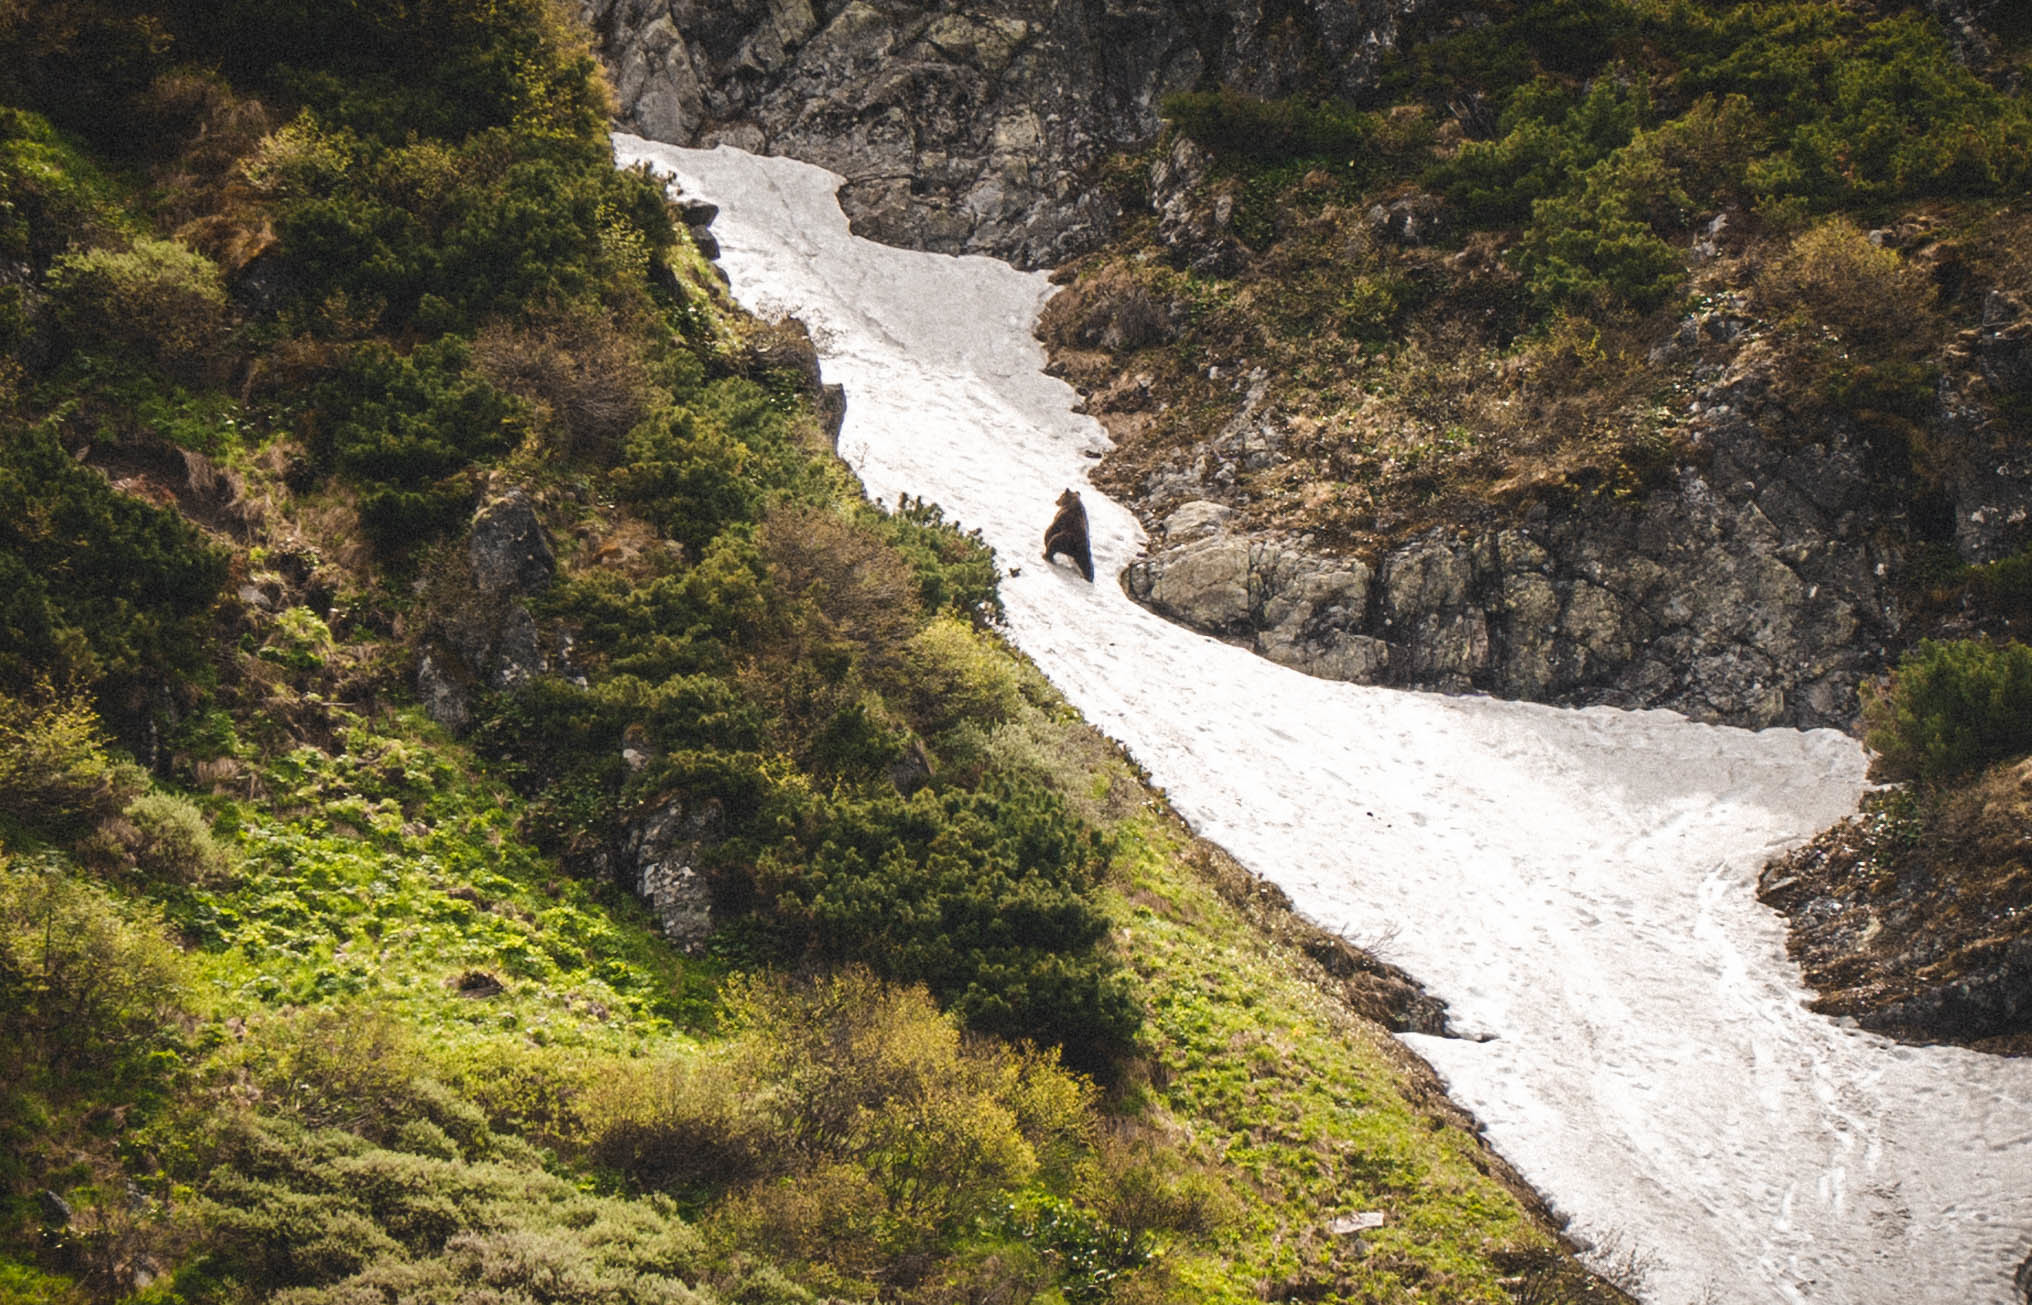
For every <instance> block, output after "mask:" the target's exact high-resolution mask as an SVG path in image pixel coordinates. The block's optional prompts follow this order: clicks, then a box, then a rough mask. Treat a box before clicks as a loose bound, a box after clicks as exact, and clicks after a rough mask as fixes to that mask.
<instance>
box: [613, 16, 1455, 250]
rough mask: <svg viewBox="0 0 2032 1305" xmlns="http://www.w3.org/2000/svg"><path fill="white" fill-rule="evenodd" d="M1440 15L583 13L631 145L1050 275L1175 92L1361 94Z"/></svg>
mask: <svg viewBox="0 0 2032 1305" xmlns="http://www.w3.org/2000/svg"><path fill="white" fill-rule="evenodd" d="M1434 2H1435V0H1291V2H1290V3H1269V2H1268V0H1224V2H1221V3H1211V2H1209V0H1071V2H1065V0H973V2H972V3H962V4H938V5H933V4H926V3H910V2H909V0H581V4H580V12H581V15H582V17H583V18H584V20H585V21H586V22H587V23H588V24H589V25H590V26H591V27H592V28H593V30H594V31H595V33H596V34H597V36H598V39H599V42H600V47H601V53H602V55H603V57H604V58H605V59H606V61H607V63H608V66H609V67H610V68H611V69H612V71H613V76H614V82H615V86H616V89H617V91H618V93H619V98H620V108H621V112H620V120H621V123H622V125H623V126H625V127H626V128H628V129H629V130H631V131H635V132H638V133H640V134H641V135H644V136H648V137H651V138H652V139H656V140H663V141H670V142H673V143H675V144H682V145H700V146H710V145H715V144H722V143H724V144H729V145H735V146H738V147H740V148H742V149H747V150H753V151H756V152H759V153H768V154H782V155H789V156H791V157H794V158H799V159H804V160H806V161H808V162H811V163H816V164H819V165H821V166H823V167H827V168H830V169H832V170H833V171H834V172H837V173H839V174H840V175H841V176H843V177H845V178H846V185H845V186H844V187H843V188H842V190H841V203H842V205H843V206H844V207H845V208H846V210H847V214H848V216H849V217H850V218H851V219H852V220H853V224H854V228H855V230H856V231H858V232H860V233H861V234H863V235H867V236H871V237H873V238H875V239H878V240H882V241H885V242H887V243H890V244H898V245H907V246H912V247H916V248H922V249H933V250H938V251H941V252H945V253H961V252H968V253H986V254H994V255H997V256H1000V257H1004V258H1008V259H1010V260H1012V261H1014V262H1017V263H1020V264H1023V265H1025V266H1032V267H1035V266H1048V265H1051V264H1056V263H1059V262H1063V261H1064V260H1065V259H1066V258H1068V257H1070V256H1071V255H1072V254H1075V253H1078V252H1081V251H1082V250H1084V249H1086V248H1089V247H1091V245H1092V244H1093V243H1094V242H1095V241H1096V240H1097V239H1098V238H1099V236H1100V234H1101V233H1102V232H1103V230H1104V229H1105V228H1106V226H1107V224H1108V223H1109V222H1110V221H1111V220H1112V219H1113V217H1114V214H1115V207H1116V206H1115V201H1114V200H1113V199H1112V198H1111V197H1110V195H1109V193H1108V191H1107V190H1106V188H1104V187H1100V186H1096V185H1093V184H1091V182H1092V176H1091V172H1092V169H1093V168H1094V167H1095V165H1097V164H1098V163H1099V162H1100V161H1101V160H1103V159H1104V158H1105V157H1106V156H1107V155H1108V154H1109V153H1111V152H1113V151H1115V150H1118V149H1123V148H1131V147H1140V146H1142V145H1145V144H1147V143H1148V142H1149V141H1150V140H1151V139H1152V138H1153V137H1154V135H1155V134H1156V131H1157V126H1158V122H1157V109H1158V104H1159V102H1160V100H1161V99H1162V98H1163V96H1165V95H1166V94H1169V93H1172V92H1175V91H1183V90H1192V89H1196V88H1206V87H1212V86H1230V87H1233V88H1235V89H1238V90H1242V91H1246V92H1248V93H1251V94H1256V95H1278V94H1288V93H1292V92H1296V91H1302V90H1314V91H1330V92H1338V93H1347V92H1350V91H1352V90H1354V89H1355V88H1357V87H1359V86H1360V85H1362V84H1363V83H1364V82H1365V81H1366V79H1367V78H1368V77H1369V75H1370V73H1371V71H1372V70H1373V68H1374V66H1375V62H1376V59H1377V57H1378V56H1379V55H1380V54H1381V53H1382V52H1383V51H1384V50H1385V49H1387V48H1388V47H1389V45H1390V43H1391V42H1392V40H1393V39H1394V37H1395V33H1396V25H1397V23H1398V21H1399V20H1400V19H1402V18H1403V17H1405V16H1408V15H1409V14H1412V13H1414V12H1416V11H1418V10H1419V9H1421V8H1424V7H1425V6H1427V5H1429V4H1431V3H1434Z"/></svg>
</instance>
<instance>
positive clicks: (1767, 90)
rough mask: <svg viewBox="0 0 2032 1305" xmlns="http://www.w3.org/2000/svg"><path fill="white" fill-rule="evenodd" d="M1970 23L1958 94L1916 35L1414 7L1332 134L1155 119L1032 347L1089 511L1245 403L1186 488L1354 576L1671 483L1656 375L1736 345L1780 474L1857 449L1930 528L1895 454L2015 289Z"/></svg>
mask: <svg viewBox="0 0 2032 1305" xmlns="http://www.w3.org/2000/svg"><path fill="white" fill-rule="evenodd" d="M2003 8H2004V7H1998V8H1997V10H1996V13H1995V14H1994V15H1993V20H1994V21H1993V23H1992V26H1993V28H1994V33H1993V37H1992V39H1991V41H1990V44H1989V48H1988V55H1987V62H1985V63H1982V64H1980V65H1978V66H1975V67H1971V66H1970V65H1969V64H1968V63H1966V62H1964V57H1965V56H1966V52H1959V51H1957V50H1956V49H1955V48H1954V47H1952V46H1951V45H1950V43H1949V41H1948V40H1947V38H1946V36H1945V34H1944V33H1943V30H1942V28H1941V27H1940V25H1939V24H1938V23H1937V22H1936V21H1935V19H1934V18H1933V17H1932V16H1931V15H1930V14H1929V13H1928V12H1927V11H1926V10H1925V9H1924V8H1923V7H1922V6H1918V5H1907V4H1900V3H1890V2H1887V3H1881V4H1878V3H1864V2H1861V0H1854V2H1850V0H1839V2H1837V0H1811V2H1809V0H1793V2H1789V3H1782V4H1769V3H1757V4H1750V3H1740V4H1737V3H1731V4H1721V5H1696V4H1691V3H1680V2H1676V0H1499V2H1496V3H1488V4H1482V5H1477V6H1474V7H1473V8H1471V9H1469V10H1465V11H1463V10H1461V9H1459V8H1458V7H1454V6H1441V7H1436V8H1435V9H1434V10H1433V11H1431V13H1429V14H1427V15H1425V16H1422V17H1420V18H1418V19H1415V20H1413V22H1412V24H1411V26H1410V27H1408V28H1407V29H1406V30H1405V31H1404V32H1403V33H1402V34H1401V39H1400V49H1399V52H1398V54H1397V55H1395V56H1394V57H1393V58H1391V59H1389V60H1386V61H1385V63H1384V65H1383V69H1382V73H1381V75H1380V77H1379V79H1378V82H1377V84H1376V87H1375V89H1374V90H1373V91H1372V92H1371V94H1370V96H1369V98H1368V99H1367V100H1366V101H1364V102H1362V103H1347V102H1318V101H1305V100H1292V101H1275V102H1264V101H1258V100H1252V99H1250V98H1248V97H1246V96H1242V95H1238V94H1235V93H1232V92H1227V91H1205V92H1194V93H1190V94H1183V95H1178V96H1174V97H1172V98H1171V99H1170V100H1168V101H1167V102H1166V106H1165V107H1166V111H1167V114H1168V118H1169V123H1170V126H1169V128H1168V130H1167V134H1166V136H1165V138H1164V139H1163V140H1161V141H1160V142H1159V143H1158V145H1157V146H1156V147H1155V149H1154V151H1153V153H1152V154H1150V155H1148V156H1145V157H1142V158H1138V159H1133V160H1122V161H1121V165H1120V166H1119V167H1118V168H1117V169H1116V171H1115V172H1114V174H1113V175H1114V178H1115V184H1116V185H1117V186H1118V187H1119V188H1120V189H1121V190H1122V191H1123V193H1124V195H1125V199H1126V200H1127V201H1128V202H1127V203H1126V205H1125V207H1126V208H1127V209H1128V210H1129V211H1131V212H1138V211H1140V212H1142V213H1144V214H1147V215H1148V216H1147V217H1145V218H1144V219H1143V220H1142V221H1141V222H1140V224H1137V223H1131V224H1130V226H1129V228H1128V230H1127V231H1126V234H1125V235H1124V237H1123V238H1122V239H1121V240H1119V241H1118V242H1116V244H1115V245H1114V246H1113V247H1112V248H1111V249H1110V250H1108V251H1104V252H1102V253H1100V254H1097V255H1094V256H1091V257H1090V258H1088V259H1086V260H1083V261H1082V262H1080V263H1078V264H1076V265H1075V266H1074V267H1073V268H1072V269H1069V270H1068V271H1067V272H1065V273H1063V274H1062V276H1063V279H1065V280H1066V281H1067V282H1068V291H1067V293H1065V294H1063V295H1061V296H1060V297H1059V299H1058V300H1057V301H1056V303H1055V304H1054V308H1053V312H1052V315H1051V317H1050V318H1049V319H1048V320H1047V323H1046V335H1047V339H1048V341H1049V342H1050V343H1051V344H1052V345H1053V346H1054V350H1055V356H1056V361H1057V365H1058V367H1059V368H1060V369H1061V370H1062V371H1064V372H1065V374H1067V376H1068V377H1069V378H1070V379H1073V380H1074V381H1076V382H1077V383H1079V384H1080V385H1081V386H1082V387H1083V388H1084V389H1086V390H1087V391H1088V392H1089V394H1090V404H1091V406H1092V407H1093V408H1094V409H1095V410H1096V412H1097V413H1099V414H1100V415H1101V416H1102V417H1103V419H1104V420H1106V421H1107V422H1108V424H1109V426H1110V428H1111V430H1112V431H1113V432H1114V433H1115V434H1116V436H1117V438H1118V440H1119V441H1120V442H1121V443H1122V445H1123V447H1122V448H1121V450H1120V451H1119V452H1118V453H1116V454H1115V455H1114V456H1113V457H1112V458H1111V459H1110V460H1109V462H1108V463H1107V464H1106V465H1105V466H1104V467H1103V470H1102V476H1101V478H1102V480H1103V481H1104V482H1105V483H1106V484H1108V485H1109V486H1110V487H1111V488H1114V489H1117V490H1119V491H1121V492H1122V493H1124V494H1125V495H1127V496H1128V497H1130V498H1131V499H1132V500H1133V499H1134V498H1136V497H1137V496H1138V495H1139V494H1141V493H1142V492H1144V491H1145V489H1146V482H1147V480H1148V478H1149V477H1150V475H1151V473H1152V472H1153V471H1156V470H1158V469H1160V468H1163V467H1165V466H1167V465H1169V463H1168V462H1167V459H1168V458H1169V457H1171V456H1173V455H1175V454H1176V451H1177V450H1178V449H1180V448H1190V447H1193V446H1196V445H1203V444H1205V443H1206V442H1208V441H1210V440H1211V439H1212V438H1213V437H1214V436H1215V435H1216V434H1217V433H1218V431H1219V430H1220V428H1221V426H1222V425H1223V424H1224V423H1226V422H1227V421H1228V420H1229V419H1230V418H1231V417H1232V416H1233V414H1234V412H1235V410H1236V407H1237V404H1238V403H1239V402H1240V401H1241V399H1242V397H1243V395H1244V393H1245V391H1247V392H1254V391H1256V390H1260V391H1261V392H1262V393H1261V394H1260V395H1257V396H1256V397H1253V398H1251V399H1250V404H1251V411H1256V412H1266V413H1267V412H1274V413H1276V414H1277V415H1278V416H1279V417H1280V418H1281V419H1282V421H1281V425H1282V426H1283V427H1285V428H1287V434H1286V436H1285V438H1284V439H1283V441H1282V442H1281V443H1280V445H1279V447H1278V448H1277V449H1276V450H1275V456H1274V457H1272V458H1270V459H1267V460H1265V459H1260V458H1258V459H1246V460H1243V465H1240V466H1237V467H1236V468H1234V477H1235V480H1234V484H1233V485H1232V486H1225V485H1223V486H1215V487H1212V490H1211V492H1214V493H1216V494H1220V495H1222V496H1224V497H1232V498H1233V499H1234V501H1235V503H1236V504H1237V505H1238V507H1239V510H1240V511H1241V512H1242V513H1243V516H1244V518H1245V519H1246V520H1248V521H1250V522H1254V523H1258V524H1262V525H1270V526H1274V527H1275V528H1277V529H1279V530H1281V531H1288V532H1290V533H1292V534H1299V533H1310V534H1312V535H1313V536H1314V538H1315V539H1316V540H1317V541H1318V542H1319V544H1320V545H1321V546H1322V547H1332V548H1335V549H1337V550H1340V551H1344V552H1350V553H1354V554H1357V555H1361V556H1364V557H1368V558H1371V559H1373V557H1374V556H1375V555H1376V554H1377V553H1378V552H1379V551H1380V550H1381V549H1383V548H1386V547H1388V546H1390V545H1391V544H1393V543H1396V542H1399V541H1402V540H1404V539H1406V538H1409V537H1411V536H1413V535H1415V534H1418V533H1420V532H1422V531H1425V530H1429V529H1432V528H1435V527H1438V528H1442V529H1467V528H1478V527H1483V526H1488V525H1492V524H1496V525H1499V524H1502V523H1506V522H1517V521H1522V520H1525V519H1526V518H1527V517H1529V516H1530V515H1531V514H1532V513H1533V512H1538V513H1544V512H1547V511H1550V512H1553V513H1567V512H1571V511H1576V510H1587V509H1591V508H1599V507H1603V506H1613V505H1614V504H1616V503H1619V502H1621V503H1627V502H1631V501H1633V500H1635V499H1637V498H1639V497H1641V496H1642V495H1643V494H1645V493H1647V492H1649V491H1651V490H1653V489H1655V488H1658V487H1659V486H1661V485H1664V484H1667V483H1669V481H1670V479H1671V476H1672V473H1673V471H1674V469H1675V468H1676V467H1677V466H1680V465H1684V464H1686V463H1688V462H1694V463H1698V462H1699V460H1700V459H1701V457H1702V456H1703V455H1702V451H1701V449H1700V448H1699V447H1697V446H1696V445H1695V444H1693V443H1691V442H1690V439H1691V436H1692V434H1693V431H1694V429H1695V424H1694V423H1692V422H1690V421H1689V420H1688V418H1689V411H1688V408H1689V404H1690V403H1691V402H1692V401H1693V400H1694V399H1695V397H1696V396H1697V393H1698V391H1699V388H1700V387H1699V385H1698V384H1697V381H1698V380H1699V377H1698V376H1696V375H1694V373H1696V372H1698V371H1699V368H1698V366H1690V365H1689V364H1690V362H1707V363H1712V362H1713V361H1714V356H1715V355H1717V354H1719V353H1721V352H1723V351H1722V350H1721V349H1720V348H1719V347H1718V346H1719V345H1721V344H1723V343H1729V344H1735V345H1739V344H1741V343H1747V342H1748V341H1750V340H1752V339H1755V340H1759V341H1762V342H1763V344H1764V345H1765V346H1766V347H1768V348H1769V349H1770V350H1771V351H1772V354H1773V357H1772V358H1771V359H1770V360H1769V364H1768V367H1767V368H1766V370H1768V371H1769V372H1770V373H1771V374H1772V375H1773V376H1774V377H1776V378H1777V379H1778V381H1779V387H1778V390H1777V392H1776V394H1775V395H1774V398H1775V399H1777V400H1778V401H1780V402H1786V403H1790V404H1792V405H1793V406H1794V407H1796V409H1797V411H1798V419H1799V422H1800V425H1801V428H1802V429H1801V438H1802V440H1809V441H1810V440H1811V439H1813V438H1815V437H1816V426H1817V424H1822V425H1824V424H1825V423H1827V422H1828V421H1831V420H1841V421H1851V422H1860V423H1862V425H1863V427H1864V428H1865V430H1866V433H1867V434H1868V436H1869V439H1870V441H1871V443H1872V447H1873V448H1875V449H1876V450H1878V455H1879V456H1880V457H1882V458H1883V459H1886V460H1895V461H1897V462H1899V463H1901V464H1903V465H1907V466H1909V467H1910V473H1909V479H1910V489H1909V493H1910V495H1911V499H1912V507H1913V511H1914V513H1915V515H1916V516H1918V517H1920V518H1922V524H1924V523H1926V522H1933V525H1932V527H1931V528H1935V529H1938V528H1939V523H1938V522H1937V521H1934V518H1935V517H1937V516H1938V500H1939V497H1940V489H1941V486H1940V484H1939V481H1938V479H1937V478H1938V477H1940V476H1942V475H1945V474H1946V469H1945V468H1944V467H1942V466H1941V465H1939V459H1938V458H1937V457H1935V458H1932V459H1929V450H1928V448H1927V447H1926V444H1925V439H1924V437H1923V435H1922V433H1921V427H1922V426H1923V425H1924V422H1925V418H1926V416H1927V413H1928V412H1929V411H1930V405H1931V404H1932V402H1933V395H1934V390H1935V385H1936V382H1937V381H1938V380H1939V379H1940V377H1941V375H1942V372H1943V369H1951V368H1952V367H1954V366H1955V365H1957V364H1956V363H1955V362H1954V360H1953V359H1952V357H1951V356H1950V355H1951V354H1952V353H1953V349H1952V346H1954V345H1955V343H1956V341H1957V333H1958V332H1964V331H1966V330H1968V329H1970V328H1973V327H1975V326H1976V325H1978V324H1979V322H1980V321H1981V320H1982V317H1983V313H1984V311H1985V305H1986V302H1987V300H1988V297H1989V295H1990V293H1991V292H1992V291H1999V290H2001V291H2005V292H2010V291H2014V290H2015V289H2017V288H2020V287H2021V286H2022V284H2023V281H2024V275H2025V267H2026V260H2027V257H2028V254H2027V250H2028V238H2027V236H2026V229H2025V225H2026V215H2025V213H2024V209H2023V204H2022V195H2023V191H2024V183H2025V180H2026V178H2027V176H2028V169H2032V100H2028V99H2027V97H2026V94H2025V93H2024V92H2023V91H2022V89H2014V88H2016V87H2018V85H2019V80H2020V79H2019V77H2018V74H2017V72H2016V70H2017V69H2019V68H2020V66H2021V65H2022V64H2023V62H2024V60H2025V58H2026V49H2027V45H2026V41H2027V33H2026V31H2025V30H2024V29H2023V25H2022V21H2021V20H2020V19H2018V18H2015V17H2013V16H2012V15H2010V14H2004V13H2003ZM2013 13H2015V11H2013ZM1709 319H1715V321H1716V323H1717V324H1716V325H1714V326H1713V327H1712V331H1714V332H1717V333H1720V334H1716V335H1713V336H1712V337H1711V336H1708V335H1698V334H1696V335H1695V336H1693V337H1692V338H1690V339H1689V340H1688V341H1686V342H1685V343H1686V346H1687V347H1684V348H1679V349H1677V350H1674V349H1671V348H1661V347H1660V346H1661V345H1665V344H1667V343H1668V342H1670V341H1671V340H1672V339H1673V337H1674V332H1675V330H1676V329H1677V327H1678V326H1679V324H1680V323H1681V322H1682V321H1693V322H1694V323H1695V324H1696V327H1699V325H1700V324H1701V323H1704V322H1707V321H1709ZM1690 354H1699V355H1700V357H1699V358H1698V359H1691V358H1690V357H1689V355H1690ZM1963 365H1965V360H1963ZM1929 477H1934V478H1935V479H1932V480H1929Z"/></svg>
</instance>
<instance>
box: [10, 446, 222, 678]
mask: <svg viewBox="0 0 2032 1305" xmlns="http://www.w3.org/2000/svg"><path fill="white" fill-rule="evenodd" d="M225 578H226V558H225V554H224V553H223V552H221V551H219V550H217V549H214V548H213V547H212V546H211V545H210V544H208V543H207V542H206V541H205V539H204V537H203V536H202V535H201V534H200V533H199V532H198V531H197V529H196V528H195V527H193V526H192V525H191V524H190V523H189V522H187V521H185V520H184V519H183V518H182V517H181V516H179V515H178V514H176V513H175V512H169V511H165V510H163V509H161V508H157V507H155V506H153V505H151V504H148V503H144V502H142V501H141V500H139V499H135V498H130V497H128V496H127V495H124V494H121V493H119V492H118V491H116V490H114V489H113V487H112V486H111V485H109V484H108V483H107V482H106V478H105V477H104V476H102V475H100V474H98V473H97V472H95V471H93V470H92V469H90V468H89V467H83V466H80V465H78V463H77V461H76V459H74V458H72V457H70V456H69V455H68V454H67V453H65V451H64V449H63V446H62V445H61V444H59V443H58V442H57V440H56V438H55V436H54V435H53V434H51V433H50V432H49V431H47V430H44V429H34V430H18V429H0V689H9V688H11V689H13V690H15V691H20V690H22V689H25V688H27V687H29V686H31V685H32V684H34V682H35V681H36V680H37V679H38V678H39V677H41V676H45V675H55V676H58V677H60V678H64V679H66V680H69V681H71V682H74V683H78V684H80V685H89V686H93V687H96V688H98V689H99V694H100V701H101V703H102V704H107V705H109V706H111V705H117V707H118V708H119V709H120V712H121V714H122V715H125V716H129V717H131V716H132V715H134V714H135V711H134V705H133V704H134V701H135V700H137V699H142V700H145V699H146V698H147V697H149V696H151V691H155V692H160V691H161V690H162V689H164V688H165V687H167V686H168V685H171V684H177V683H183V684H189V683H191V682H202V681H204V680H205V679H206V678H207V674H208V653H207V649H208V643H207V639H206V636H207V634H208V628H207V625H206V621H205V617H206V615H207V614H208V612H209V610H210V607H211V604H212V600H213V599H214V597H215V596H216V595H217V594H218V591H219V589H220V587H221V586H222V585H223V584H224V583H225ZM108 714H111V713H110V712H109V713H108Z"/></svg>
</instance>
